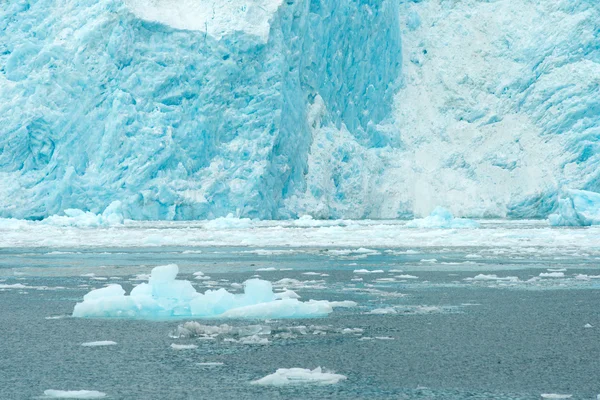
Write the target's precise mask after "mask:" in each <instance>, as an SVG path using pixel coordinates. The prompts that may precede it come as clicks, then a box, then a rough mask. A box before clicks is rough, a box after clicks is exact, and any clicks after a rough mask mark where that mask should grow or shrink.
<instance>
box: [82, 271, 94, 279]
mask: <svg viewBox="0 0 600 400" xmlns="http://www.w3.org/2000/svg"><path fill="white" fill-rule="evenodd" d="M79 276H81V277H84V278H93V277H95V276H96V274H95V273H93V272H90V273H89V274H81V275H79Z"/></svg>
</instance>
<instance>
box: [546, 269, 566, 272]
mask: <svg viewBox="0 0 600 400" xmlns="http://www.w3.org/2000/svg"><path fill="white" fill-rule="evenodd" d="M546 271H548V272H567V269H566V268H547V269H546Z"/></svg>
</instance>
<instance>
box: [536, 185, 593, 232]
mask: <svg viewBox="0 0 600 400" xmlns="http://www.w3.org/2000/svg"><path fill="white" fill-rule="evenodd" d="M548 221H549V222H550V225H552V226H590V225H600V193H595V192H589V191H586V190H574V189H569V190H566V191H565V194H564V196H563V198H561V199H559V200H558V210H557V211H556V213H554V214H551V215H550V216H549V217H548Z"/></svg>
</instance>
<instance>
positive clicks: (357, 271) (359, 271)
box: [354, 269, 385, 274]
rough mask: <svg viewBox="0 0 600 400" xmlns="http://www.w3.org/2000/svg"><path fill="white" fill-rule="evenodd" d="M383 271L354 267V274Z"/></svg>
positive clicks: (381, 272)
mask: <svg viewBox="0 0 600 400" xmlns="http://www.w3.org/2000/svg"><path fill="white" fill-rule="evenodd" d="M384 272H385V271H384V270H382V269H375V270H368V269H355V270H354V273H355V274H383V273H384Z"/></svg>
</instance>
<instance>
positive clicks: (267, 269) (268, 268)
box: [256, 267, 277, 272]
mask: <svg viewBox="0 0 600 400" xmlns="http://www.w3.org/2000/svg"><path fill="white" fill-rule="evenodd" d="M256 271H261V272H262V271H277V268H273V267H266V268H257V269H256Z"/></svg>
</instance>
